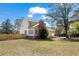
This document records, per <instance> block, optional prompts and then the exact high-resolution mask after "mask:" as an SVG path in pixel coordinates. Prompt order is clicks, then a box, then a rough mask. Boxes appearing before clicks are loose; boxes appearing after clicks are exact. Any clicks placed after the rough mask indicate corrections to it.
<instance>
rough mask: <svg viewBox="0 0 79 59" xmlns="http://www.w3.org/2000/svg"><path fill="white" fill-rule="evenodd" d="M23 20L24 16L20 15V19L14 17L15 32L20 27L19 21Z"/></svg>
mask: <svg viewBox="0 0 79 59" xmlns="http://www.w3.org/2000/svg"><path fill="white" fill-rule="evenodd" d="M23 20H24V17H21V18H20V19H16V21H15V28H16V32H17V31H18V29H19V28H20V25H21V23H22V21H23Z"/></svg>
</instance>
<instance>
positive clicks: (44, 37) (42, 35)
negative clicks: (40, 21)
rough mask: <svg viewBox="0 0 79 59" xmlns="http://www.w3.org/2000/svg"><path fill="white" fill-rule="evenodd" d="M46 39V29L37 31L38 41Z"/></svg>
mask: <svg viewBox="0 0 79 59" xmlns="http://www.w3.org/2000/svg"><path fill="white" fill-rule="evenodd" d="M47 37H48V32H47V30H46V29H41V30H39V38H40V39H47Z"/></svg>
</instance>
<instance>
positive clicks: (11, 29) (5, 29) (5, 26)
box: [0, 19, 15, 34]
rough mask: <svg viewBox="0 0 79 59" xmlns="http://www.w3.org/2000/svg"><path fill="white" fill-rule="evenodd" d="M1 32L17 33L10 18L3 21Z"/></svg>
mask: <svg viewBox="0 0 79 59" xmlns="http://www.w3.org/2000/svg"><path fill="white" fill-rule="evenodd" d="M0 33H1V34H14V33H15V31H14V26H13V25H12V24H11V22H10V20H9V19H7V20H6V21H4V22H2V24H1V29H0Z"/></svg>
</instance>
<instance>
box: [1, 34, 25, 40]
mask: <svg viewBox="0 0 79 59" xmlns="http://www.w3.org/2000/svg"><path fill="white" fill-rule="evenodd" d="M24 38H26V35H25V34H0V40H7V39H24Z"/></svg>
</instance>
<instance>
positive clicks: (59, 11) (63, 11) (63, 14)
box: [47, 3, 77, 38]
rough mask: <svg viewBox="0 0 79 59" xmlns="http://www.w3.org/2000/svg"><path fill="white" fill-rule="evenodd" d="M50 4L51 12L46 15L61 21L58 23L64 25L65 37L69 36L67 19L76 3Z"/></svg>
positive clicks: (69, 17)
mask: <svg viewBox="0 0 79 59" xmlns="http://www.w3.org/2000/svg"><path fill="white" fill-rule="evenodd" d="M50 6H51V7H52V9H51V10H50V11H51V12H50V13H49V14H48V15H47V16H49V17H51V18H52V19H51V20H55V21H57V23H59V21H61V23H60V24H62V25H63V26H64V30H65V34H66V38H69V36H68V29H69V20H70V19H71V16H72V15H71V12H72V13H73V11H75V10H74V8H75V7H74V6H76V4H68V3H62V4H50ZM75 9H77V8H75ZM51 20H50V21H51Z"/></svg>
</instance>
